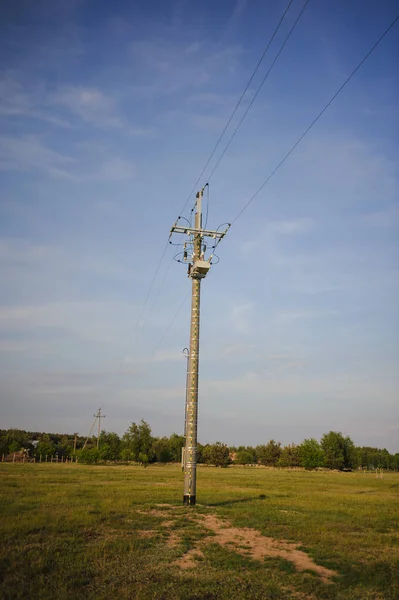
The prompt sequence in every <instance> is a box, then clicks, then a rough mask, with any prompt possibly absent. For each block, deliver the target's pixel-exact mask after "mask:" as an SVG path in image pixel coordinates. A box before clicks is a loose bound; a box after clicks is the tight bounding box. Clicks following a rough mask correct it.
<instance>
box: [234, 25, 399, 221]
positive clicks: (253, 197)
mask: <svg viewBox="0 0 399 600" xmlns="http://www.w3.org/2000/svg"><path fill="white" fill-rule="evenodd" d="M398 20H399V15H397V16H396V17H395V19H394V20H393V21H392V23H391V24H390V25H389V26H388V27H387V29H386V30H385V31H384V33H383V34H382V35H381V36H380V37H379V38H378V40H377V41H376V42H375V44H374V45H373V46H372V48H371V49H370V50H369V51H368V52H367V54H365V56H364V57H363V58H362V60H361V61H360V62H359V64H358V65H357V66H356V67H355V68H354V69H353V71H352V73H351V74H350V75H349V76H348V77H347V78H346V79H345V81H344V83H343V84H342V85H341V86H340V87H339V88H338V90H337V91H336V92H335V94H334V95H333V96H332V98H331V99H330V100H329V101H328V102H327V104H326V105H325V106H324V108H323V109H322V110H321V111H320V112H319V114H318V115H317V116H316V118H315V119H313V121H312V122H311V123H310V125H309V126H308V127H307V128H306V129H305V131H304V132H303V133H302V135H301V136H300V137H299V138H298V139H297V141H296V142H295V144H294V145H293V146H291V148H290V149H289V150H288V152H287V153H286V154H285V155H284V157H283V158H282V159H281V161H280V162H279V163H278V165H277V166H276V167H275V168H274V169H273V171H272V172H271V173H270V175H269V176H268V177H267V178H266V179H265V181H264V182H263V183H262V185H261V186H260V187H259V188H258V189H257V190H256V192H255V193H254V194H253V195H252V196H251V198H250V199H249V200H248V202H247V203H246V204H244V206H243V207H242V209H241V210H240V212H239V213H238V214H237V215H236V217H234V219H233V220H232V222H231V224H232V225H233V223H235V222H236V221H237V219H238V218H239V217H240V216H241V215H242V213H243V212H244V211H245V210H246V209H247V208H248V206H249V205H250V204H251V203H252V202H253V201H254V200H255V198H256V196H258V194H259V193H260V192H261V191H262V190H263V188H264V187H265V185H266V184H267V183H268V182H269V181H270V179H271V178H272V177H273V175H275V173H276V172H277V171H278V170H279V168H280V167H281V166H282V165H283V164H284V163H285V161H286V160H287V158H288V157H289V156H290V155H291V154H292V153H293V151H294V150H295V148H296V147H297V146H298V145H299V144H300V143H301V142H302V140H303V139H304V137H305V136H306V135H307V134H308V133H309V131H310V130H311V129H312V127H314V125H316V123H317V121H318V120H319V119H320V117H321V116H322V115H323V114H324V113H325V112H326V110H327V109H328V108H329V107H330V106H331V104H332V103H333V102H334V100H335V99H336V98H337V96H338V95H339V94H340V93H341V92H342V90H343V89H344V87H345V86H346V85H347V84H348V83H349V82H350V80H351V79H352V77H353V76H354V75H355V74H356V73H357V71H358V70H359V69H360V67H361V66H362V65H363V64H364V63H365V62H366V60H367V59H368V58H369V56H370V55H371V54H372V53H373V52H374V50H375V49H376V48H377V46H378V45H379V43H380V42H381V41H382V40H383V39H384V37H385V36H386V35H387V34H388V32H389V31H390V30H391V29H392V27H393V26H394V25H395V23H396V22H397V21H398Z"/></svg>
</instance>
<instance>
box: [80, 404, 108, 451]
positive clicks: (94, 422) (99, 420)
mask: <svg viewBox="0 0 399 600" xmlns="http://www.w3.org/2000/svg"><path fill="white" fill-rule="evenodd" d="M97 419H98V435H97V449H98V446H99V443H100V431H101V419H105V415H102V414H101V408H99V409H98V411H97V414H95V415H94V421H93V425H92V426H91V428H90V431H89V435H88V436H87V438H86V441H85V443H84V444H83V448H82V450H84V449H85V448H86V445H87V442H88V441H89V439H90V436H91V433H92V431H93V429H94V426H95V424H96V421H97ZM75 435H76V434H75Z"/></svg>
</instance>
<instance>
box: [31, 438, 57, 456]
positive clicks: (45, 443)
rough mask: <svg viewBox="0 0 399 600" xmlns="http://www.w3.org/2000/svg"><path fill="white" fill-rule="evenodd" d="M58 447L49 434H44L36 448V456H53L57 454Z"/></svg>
mask: <svg viewBox="0 0 399 600" xmlns="http://www.w3.org/2000/svg"><path fill="white" fill-rule="evenodd" d="M55 451H56V447H55V444H54V442H52V441H51V439H50V436H49V435H48V433H43V434H42V435H41V436H40V439H39V442H38V444H37V446H36V450H35V455H36V456H37V457H39V456H43V457H44V456H52V455H53V454H55Z"/></svg>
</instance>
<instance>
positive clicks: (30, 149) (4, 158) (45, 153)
mask: <svg viewBox="0 0 399 600" xmlns="http://www.w3.org/2000/svg"><path fill="white" fill-rule="evenodd" d="M73 164H74V159H73V158H72V157H70V156H66V155H64V154H61V153H60V152H58V151H56V150H53V149H51V148H49V147H47V146H46V145H44V144H43V142H42V140H41V139H40V138H39V137H38V136H34V135H24V136H19V137H11V136H0V170H16V171H33V172H35V171H38V172H41V173H45V174H47V175H50V176H51V177H56V178H62V179H74V176H73V172H72V171H71V167H72V165H73Z"/></svg>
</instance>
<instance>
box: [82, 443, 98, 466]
mask: <svg viewBox="0 0 399 600" xmlns="http://www.w3.org/2000/svg"><path fill="white" fill-rule="evenodd" d="M99 460H100V452H99V450H97V448H88V447H87V446H86V448H84V449H83V448H82V450H79V452H78V461H79V462H80V463H83V464H85V465H95V464H96V463H98V461H99Z"/></svg>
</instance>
